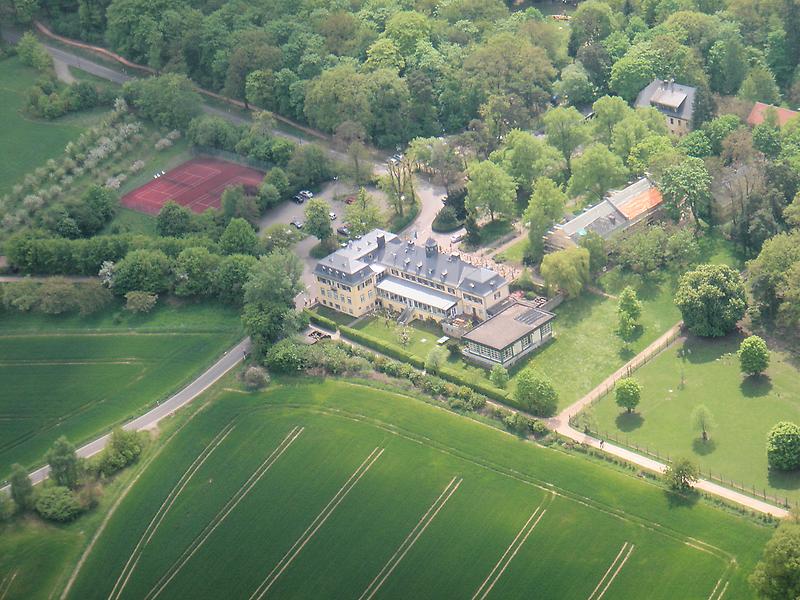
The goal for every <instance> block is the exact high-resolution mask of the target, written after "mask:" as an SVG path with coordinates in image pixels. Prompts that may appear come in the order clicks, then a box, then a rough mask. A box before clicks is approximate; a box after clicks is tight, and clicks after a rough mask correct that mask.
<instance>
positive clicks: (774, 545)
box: [750, 513, 800, 600]
mask: <svg viewBox="0 0 800 600" xmlns="http://www.w3.org/2000/svg"><path fill="white" fill-rule="evenodd" d="M750 584H751V585H752V586H753V589H754V590H755V591H756V593H757V594H758V596H759V598H764V599H765V600H785V599H786V598H797V597H799V596H800V521H798V516H797V514H796V513H793V514H791V515H790V516H789V517H787V518H786V519H782V520H781V522H780V524H779V525H778V528H777V529H776V530H775V533H773V534H772V538H771V539H770V541H769V542H767V545H766V546H765V547H764V556H763V558H762V559H761V560H760V561H759V562H758V564H757V565H756V567H755V569H754V570H753V573H752V574H751V575H750Z"/></svg>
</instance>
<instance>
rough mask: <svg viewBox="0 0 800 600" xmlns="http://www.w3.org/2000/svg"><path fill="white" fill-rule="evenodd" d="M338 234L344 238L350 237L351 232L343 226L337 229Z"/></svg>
mask: <svg viewBox="0 0 800 600" xmlns="http://www.w3.org/2000/svg"><path fill="white" fill-rule="evenodd" d="M336 233H338V234H339V235H343V236H344V237H350V230H349V229H348V228H347V226H345V225H342V226H341V227H339V228H337V229H336Z"/></svg>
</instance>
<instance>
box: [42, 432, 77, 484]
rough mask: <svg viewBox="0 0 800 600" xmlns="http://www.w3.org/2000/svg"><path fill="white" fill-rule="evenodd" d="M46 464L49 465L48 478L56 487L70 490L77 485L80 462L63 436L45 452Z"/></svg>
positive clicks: (72, 446) (73, 447)
mask: <svg viewBox="0 0 800 600" xmlns="http://www.w3.org/2000/svg"><path fill="white" fill-rule="evenodd" d="M46 458H47V464H49V465H50V477H51V478H52V479H53V481H55V482H56V484H57V485H63V486H64V487H68V488H70V489H73V488H75V487H76V486H77V485H78V477H79V476H80V461H79V459H78V455H77V454H76V453H75V446H74V445H73V444H71V443H70V442H69V441H68V440H67V438H66V437H64V436H63V435H62V436H61V437H60V438H58V439H57V440H56V441H55V443H54V444H53V445H52V447H51V448H50V450H48V451H47V457H46Z"/></svg>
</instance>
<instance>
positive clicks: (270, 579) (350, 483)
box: [250, 447, 384, 600]
mask: <svg viewBox="0 0 800 600" xmlns="http://www.w3.org/2000/svg"><path fill="white" fill-rule="evenodd" d="M383 451H384V449H383V448H380V447H376V448H375V449H374V450H373V451H372V452H370V453H369V455H368V456H367V458H365V459H364V461H363V462H362V463H361V464H360V465H358V468H357V469H356V470H355V471H353V474H352V475H350V477H349V478H348V479H347V481H345V482H344V484H343V485H342V487H340V488H339V490H338V491H337V492H336V493H335V494H334V495H333V498H331V499H330V501H329V502H328V504H326V505H325V507H324V508H323V509H322V510H321V511H320V513H319V514H318V515H317V516H316V517H315V518H314V520H313V521H311V524H310V525H309V526H308V527H307V528H306V530H305V531H304V532H303V533H302V534H301V535H300V537H299V538H297V540H295V542H294V544H292V546H291V548H289V550H288V551H287V552H286V554H284V555H283V557H282V558H281V559H280V560H279V561H278V564H276V565H275V566H274V567H273V568H272V570H271V571H270V572H269V574H268V575H267V576H266V577H265V578H264V580H263V581H262V582H261V583H260V584H259V585H258V587H257V588H256V589H255V591H254V592H253V593H252V594H251V595H250V600H260V599H261V598H263V597H264V596H265V595H266V594H267V592H268V591H269V590H270V588H271V587H272V586H273V585H274V584H275V582H276V581H277V580H278V578H279V577H280V576H281V575H282V574H283V572H284V571H285V570H286V569H288V568H289V565H291V564H292V562H293V561H294V559H295V558H297V555H298V554H300V552H301V551H302V550H303V548H304V547H305V545H306V544H307V543H308V542H309V541H311V539H312V538H313V537H314V535H315V534H316V533H317V531H319V529H320V527H322V526H323V525H324V524H325V521H327V520H328V518H329V517H330V516H331V515H332V514H333V511H335V510H336V507H338V506H339V505H340V504H341V503H342V502H343V501H344V499H345V498H346V497H347V495H348V494H349V493H350V491H351V490H352V489H353V488H354V487H355V486H356V484H357V483H358V482H359V481H360V480H361V478H362V477H363V476H364V475H365V474H366V473H367V471H369V470H370V469H371V468H372V465H374V464H375V462H376V461H377V460H378V459H379V458H380V457H381V455H382V454H383Z"/></svg>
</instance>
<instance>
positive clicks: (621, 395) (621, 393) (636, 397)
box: [614, 377, 642, 413]
mask: <svg viewBox="0 0 800 600" xmlns="http://www.w3.org/2000/svg"><path fill="white" fill-rule="evenodd" d="M614 396H615V398H616V401H617V406H619V407H620V408H624V409H625V410H626V411H627V412H629V413H630V412H633V409H634V408H636V407H637V406H639V401H640V400H641V397H642V386H641V385H639V382H638V381H636V380H635V379H633V378H632V377H623V378H622V379H620V380H619V381H617V384H616V386H615V388H614Z"/></svg>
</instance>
